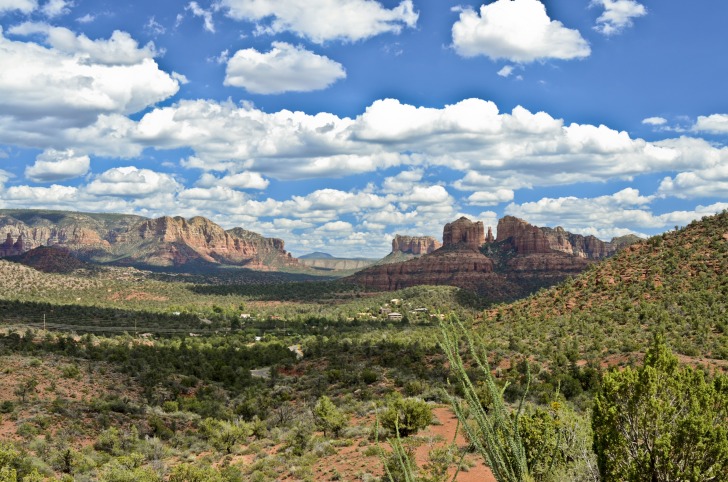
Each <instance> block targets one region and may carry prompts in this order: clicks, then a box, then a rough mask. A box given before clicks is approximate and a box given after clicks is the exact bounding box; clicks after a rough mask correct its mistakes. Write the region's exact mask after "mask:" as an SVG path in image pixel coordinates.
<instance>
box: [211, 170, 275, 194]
mask: <svg viewBox="0 0 728 482" xmlns="http://www.w3.org/2000/svg"><path fill="white" fill-rule="evenodd" d="M268 184H270V181H268V180H267V179H265V178H264V177H263V176H261V175H260V174H258V173H257V172H240V173H237V174H228V175H227V176H224V177H223V178H218V177H215V176H214V175H212V174H210V173H204V174H203V175H202V176H200V179H199V180H198V181H197V185H198V186H201V187H214V186H223V187H228V188H232V189H259V190H263V189H265V188H267V187H268Z"/></svg>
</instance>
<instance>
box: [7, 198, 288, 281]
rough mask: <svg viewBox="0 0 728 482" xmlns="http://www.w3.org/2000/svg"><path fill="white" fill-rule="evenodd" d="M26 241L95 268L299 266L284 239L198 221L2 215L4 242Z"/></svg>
mask: <svg viewBox="0 0 728 482" xmlns="http://www.w3.org/2000/svg"><path fill="white" fill-rule="evenodd" d="M6 235H10V236H11V237H18V236H22V238H23V240H24V243H25V247H26V250H28V249H33V248H36V247H39V246H62V247H65V248H68V249H69V250H70V251H71V252H72V253H73V254H74V255H76V256H78V257H80V258H83V259H88V260H89V261H94V262H110V261H114V262H116V263H122V264H142V265H143V264H147V265H152V266H180V265H185V264H188V263H193V262H198V263H199V262H202V263H222V264H234V265H244V266H247V267H251V268H258V269H266V268H270V267H275V266H280V265H290V264H295V263H296V260H295V259H293V258H292V257H291V256H290V254H288V253H286V251H285V248H284V243H283V241H282V240H280V239H269V238H264V237H263V236H260V235H258V234H256V233H251V232H249V231H245V230H243V229H240V228H236V229H233V230H230V231H225V230H224V229H223V228H222V227H220V226H218V225H217V224H215V223H213V222H212V221H210V220H208V219H205V218H202V217H194V218H191V219H189V220H186V219H184V218H181V217H174V218H173V217H166V216H165V217H162V218H157V219H148V218H143V217H140V216H124V215H105V214H82V213H62V212H51V211H28V210H12V211H10V210H8V211H0V236H6Z"/></svg>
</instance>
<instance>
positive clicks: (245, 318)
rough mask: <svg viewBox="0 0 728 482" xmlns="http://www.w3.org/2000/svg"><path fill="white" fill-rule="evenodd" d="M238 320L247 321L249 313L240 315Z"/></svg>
mask: <svg viewBox="0 0 728 482" xmlns="http://www.w3.org/2000/svg"><path fill="white" fill-rule="evenodd" d="M240 318H241V319H243V320H247V319H248V318H250V313H240Z"/></svg>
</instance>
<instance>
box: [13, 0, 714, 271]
mask: <svg viewBox="0 0 728 482" xmlns="http://www.w3.org/2000/svg"><path fill="white" fill-rule="evenodd" d="M726 18H728V3H727V2H724V1H719V0H709V1H704V2H691V3H690V4H689V5H688V4H686V3H685V2H674V1H664V0H662V1H655V0H653V1H648V0H642V1H640V2H638V1H636V0H559V1H558V2H557V1H544V2H539V1H538V0H497V1H487V2H485V3H481V2H479V1H460V2H458V1H444V0H427V1H422V0H403V1H400V0H397V1H375V0H214V1H210V0H198V1H197V2H174V1H164V0H160V1H154V2H149V1H147V2H137V1H128V2H123V3H120V2H112V1H89V0H73V1H70V0H0V26H1V27H2V31H1V32H0V99H2V100H0V207H2V208H51V209H64V210H78V211H94V212H97V211H104V212H124V213H136V214H141V215H146V216H160V215H182V216H185V217H191V216H195V215H201V216H206V217H208V218H211V219H213V220H214V221H216V222H218V223H219V224H221V225H223V226H224V227H226V228H230V227H233V226H242V227H245V228H247V229H251V230H254V231H257V232H260V233H262V234H264V235H266V236H275V237H280V238H283V239H284V240H285V241H286V245H287V248H288V249H289V250H291V251H292V252H293V253H294V255H301V254H304V253H306V252H310V251H314V250H322V251H327V252H330V253H332V254H334V255H339V256H370V257H378V256H383V255H385V254H386V253H387V252H388V251H389V247H390V242H391V239H392V237H393V236H394V234H395V233H400V234H409V235H434V236H436V237H438V238H439V237H440V236H441V234H442V226H443V225H444V224H445V223H447V222H449V221H452V220H454V219H456V218H457V217H459V216H461V215H466V216H468V217H470V218H472V219H479V220H482V221H483V222H484V223H485V224H486V225H493V226H494V227H495V224H496V223H497V219H498V218H499V217H501V216H503V215H505V214H511V215H515V216H518V217H521V218H523V219H525V220H527V221H529V222H531V223H533V224H537V225H541V226H557V225H561V226H563V227H565V228H566V229H568V230H571V231H573V232H579V233H582V234H594V235H596V236H598V237H600V238H602V239H610V238H611V237H613V236H617V235H622V234H627V233H638V234H642V235H650V234H655V233H659V232H662V231H665V230H667V229H671V228H673V227H674V226H676V225H685V224H687V223H688V222H690V221H691V220H693V219H696V218H700V217H702V216H704V215H706V214H712V213H715V212H718V211H721V210H723V209H726V208H728V148H727V147H726V141H727V140H728V105H727V104H728V96H726V95H725V83H726V79H728V57H726V56H725V54H724V52H723V51H724V49H725V46H726V45H728V30H726V29H725V28H724V24H725V19H726Z"/></svg>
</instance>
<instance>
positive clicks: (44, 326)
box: [43, 313, 46, 331]
mask: <svg viewBox="0 0 728 482" xmlns="http://www.w3.org/2000/svg"><path fill="white" fill-rule="evenodd" d="M43 331H46V323H45V313H43Z"/></svg>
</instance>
